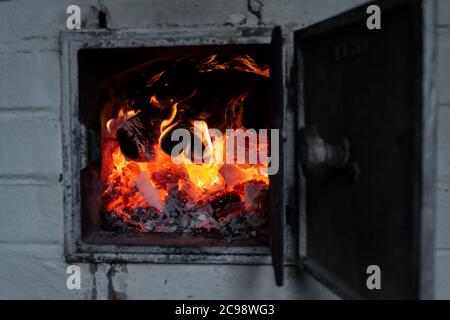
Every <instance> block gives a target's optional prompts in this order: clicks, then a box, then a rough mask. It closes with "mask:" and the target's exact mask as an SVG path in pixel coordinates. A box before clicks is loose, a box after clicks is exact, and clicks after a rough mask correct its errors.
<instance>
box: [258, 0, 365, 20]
mask: <svg viewBox="0 0 450 320" xmlns="http://www.w3.org/2000/svg"><path fill="white" fill-rule="evenodd" d="M366 2H367V1H365V0H340V1H335V0H319V1H317V0H301V1H292V0H277V1H264V8H263V21H264V23H267V24H296V25H299V26H306V25H310V24H313V23H316V22H319V21H321V20H324V19H327V18H330V17H332V16H335V15H336V14H338V13H341V12H344V11H346V10H348V9H351V8H354V7H356V6H358V5H361V4H363V3H366Z"/></svg>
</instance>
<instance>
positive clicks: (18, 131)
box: [0, 112, 62, 181]
mask: <svg viewBox="0 0 450 320" xmlns="http://www.w3.org/2000/svg"><path fill="white" fill-rule="evenodd" d="M12 113H14V112H12ZM61 150H62V146H61V124H60V122H59V120H48V119H46V118H45V117H41V118H35V119H20V118H17V117H14V116H11V118H9V115H8V114H6V112H3V114H2V116H1V118H0V175H6V176H11V177H14V176H27V175H29V176H32V177H42V176H48V177H49V179H51V180H52V181H56V180H57V179H58V177H59V175H60V174H61V173H62V151H61Z"/></svg>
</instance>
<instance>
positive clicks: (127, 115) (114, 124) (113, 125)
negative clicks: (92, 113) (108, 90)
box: [106, 108, 141, 135]
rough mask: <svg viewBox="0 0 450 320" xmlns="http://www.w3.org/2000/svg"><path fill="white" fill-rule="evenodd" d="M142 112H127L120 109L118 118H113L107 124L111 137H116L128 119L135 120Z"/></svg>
mask: <svg viewBox="0 0 450 320" xmlns="http://www.w3.org/2000/svg"><path fill="white" fill-rule="evenodd" d="M139 112H141V111H140V110H137V111H136V110H128V111H125V109H123V108H120V109H119V112H118V113H117V116H116V117H115V118H111V119H109V120H108V121H107V122H106V129H107V130H108V133H109V134H111V135H115V134H116V131H117V129H118V128H119V127H120V126H121V125H122V124H123V123H124V122H126V121H128V119H131V118H133V117H134V116H136V115H137V114H138V113H139Z"/></svg>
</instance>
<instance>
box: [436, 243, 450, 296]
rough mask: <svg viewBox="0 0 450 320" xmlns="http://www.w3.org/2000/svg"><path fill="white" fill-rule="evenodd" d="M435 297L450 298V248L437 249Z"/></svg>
mask: <svg viewBox="0 0 450 320" xmlns="http://www.w3.org/2000/svg"><path fill="white" fill-rule="evenodd" d="M435 298H436V299H440V300H443V299H445V300H448V299H450V250H437V251H436V280H435Z"/></svg>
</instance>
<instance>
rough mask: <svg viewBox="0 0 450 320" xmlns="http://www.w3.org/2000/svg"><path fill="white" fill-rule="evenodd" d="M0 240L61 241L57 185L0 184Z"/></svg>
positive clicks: (61, 198)
mask: <svg viewBox="0 0 450 320" xmlns="http://www.w3.org/2000/svg"><path fill="white" fill-rule="evenodd" d="M0 203H1V208H0V220H1V221H3V222H2V223H1V224H0V242H30V243H63V241H64V230H63V193H62V187H61V186H58V185H57V186H0Z"/></svg>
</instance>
